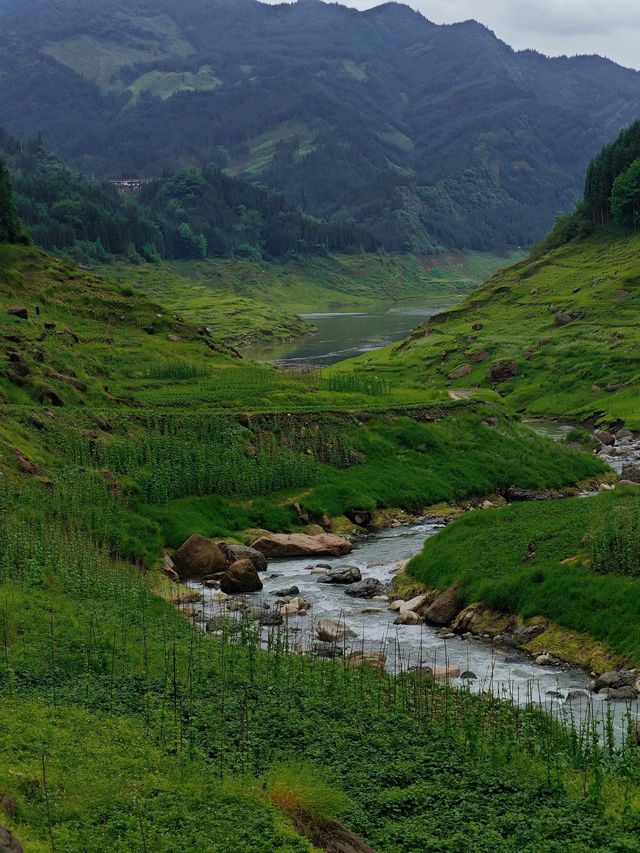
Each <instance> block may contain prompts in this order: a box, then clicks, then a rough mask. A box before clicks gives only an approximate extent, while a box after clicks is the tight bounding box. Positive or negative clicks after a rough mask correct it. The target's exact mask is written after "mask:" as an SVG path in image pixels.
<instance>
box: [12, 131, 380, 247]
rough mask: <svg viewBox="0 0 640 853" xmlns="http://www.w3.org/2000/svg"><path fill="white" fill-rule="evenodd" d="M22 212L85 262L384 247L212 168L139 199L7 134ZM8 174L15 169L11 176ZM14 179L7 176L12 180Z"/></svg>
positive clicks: (41, 233)
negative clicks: (116, 258)
mask: <svg viewBox="0 0 640 853" xmlns="http://www.w3.org/2000/svg"><path fill="white" fill-rule="evenodd" d="M0 157H4V158H5V160H6V161H7V164H8V167H9V173H10V178H11V181H12V183H13V186H14V195H15V205H14V207H15V209H16V210H17V213H18V214H19V216H20V218H21V219H22V222H23V223H24V225H25V227H26V228H27V229H28V231H29V233H30V234H31V236H32V237H33V240H34V241H35V242H36V243H37V244H38V245H39V246H41V247H42V248H44V249H46V250H47V251H51V252H54V253H60V254H67V255H71V256H73V257H74V258H75V259H76V260H77V261H85V262H92V261H108V260H109V258H110V257H111V256H114V255H118V256H124V257H127V258H128V259H129V260H131V261H140V260H146V261H149V262H155V261H158V260H160V259H197V258H206V257H250V258H254V259H261V258H265V259H270V258H274V259H276V258H283V257H287V256H291V255H296V254H302V255H310V254H312V255H318V254H325V253H327V252H354V251H373V250H375V249H376V248H378V247H379V245H380V244H379V241H378V240H377V239H376V238H375V237H374V236H373V235H372V234H371V233H369V232H368V231H367V230H366V229H364V228H362V227H360V226H358V225H357V224H355V223H354V222H353V221H352V220H349V219H346V220H342V221H336V222H326V221H322V220H319V219H315V218H313V217H311V216H307V215H305V214H303V213H301V212H300V211H299V210H298V209H297V208H296V207H294V206H293V205H291V204H289V203H288V202H287V201H285V199H284V197H283V196H281V195H278V194H276V193H273V192H270V191H268V190H266V189H263V188H261V187H257V186H253V185H251V184H248V183H246V182H245V181H242V180H240V179H238V178H232V177H229V176H228V175H225V174H224V173H223V172H222V171H221V170H220V169H219V168H217V167H215V166H209V167H208V168H206V169H204V170H201V171H195V170H193V171H189V170H184V171H180V172H177V173H175V174H166V175H164V176H163V177H161V178H160V179H159V180H158V181H156V182H153V183H151V184H149V185H146V186H144V187H143V188H142V190H141V191H140V192H139V193H138V194H137V195H135V196H131V197H123V196H121V195H120V194H119V193H118V192H117V190H116V189H115V187H114V186H113V185H111V184H110V183H108V182H105V181H98V180H94V179H91V178H88V177H86V176H84V175H82V174H81V173H80V172H78V171H76V170H74V169H71V168H69V167H68V166H67V165H66V164H65V163H64V162H62V161H61V160H60V159H59V158H58V157H56V156H55V155H53V154H51V153H50V152H49V151H47V149H46V148H45V147H44V145H43V144H42V140H41V138H39V137H38V138H36V139H33V140H30V141H28V142H21V141H18V140H16V139H13V138H12V137H11V136H10V135H9V134H7V133H6V132H4V131H2V130H0ZM5 171H6V170H5ZM8 178H9V175H6V176H5V181H6V180H8Z"/></svg>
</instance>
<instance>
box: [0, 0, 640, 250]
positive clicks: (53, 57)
mask: <svg viewBox="0 0 640 853" xmlns="http://www.w3.org/2000/svg"><path fill="white" fill-rule="evenodd" d="M0 83H1V85H0V125H4V126H5V127H6V128H7V130H9V131H10V132H11V133H13V134H15V135H18V136H21V137H32V136H34V135H35V134H36V133H38V132H42V134H43V137H44V140H45V142H46V144H47V145H48V146H50V147H51V148H52V149H54V150H55V151H56V152H57V153H58V154H60V155H61V156H63V157H64V158H66V159H67V160H69V161H70V162H72V163H73V164H74V165H75V166H77V167H78V168H80V169H81V170H82V171H84V172H85V173H87V174H92V175H95V176H98V177H120V176H123V175H127V176H136V175H137V176H155V175H160V174H162V172H163V171H164V170H174V169H175V168H176V167H197V168H200V167H203V166H206V165H208V164H210V163H213V164H215V165H219V166H222V167H223V168H225V169H227V170H228V171H229V172H230V173H231V174H232V175H242V176H245V177H248V178H250V179H251V180H253V181H256V182H259V183H262V184H264V185H266V186H268V187H270V188H272V189H275V190H278V191H281V192H283V193H284V194H285V195H286V197H287V198H288V199H289V200H290V201H291V202H293V203H294V204H296V205H299V206H300V207H302V208H303V209H304V210H305V211H307V212H309V213H311V214H313V215H315V216H322V217H328V218H335V219H337V220H350V219H354V220H356V221H357V222H358V223H361V224H363V225H365V226H366V227H367V229H369V230H370V231H373V232H374V233H375V235H376V237H377V239H378V240H381V241H382V242H383V243H384V245H385V246H386V247H387V248H388V249H390V250H400V251H416V252H430V251H435V250H437V249H438V248H441V247H446V248H463V247H469V248H475V249H501V248H506V247H509V246H518V245H525V244H529V243H531V242H533V241H534V240H537V239H538V238H539V237H541V236H542V235H543V234H544V233H545V232H546V231H547V230H548V228H549V226H550V225H551V223H552V221H553V219H554V217H555V216H556V214H558V213H559V212H561V211H564V210H568V209H569V208H571V207H572V206H573V204H574V202H575V201H576V199H577V198H578V197H579V196H580V194H581V191H582V189H583V176H584V172H585V168H586V166H587V163H588V162H589V160H590V159H591V158H592V157H593V156H594V155H595V154H596V152H597V151H598V150H599V149H600V148H602V146H603V144H604V143H606V142H607V141H609V140H610V139H611V138H613V137H615V136H616V134H617V133H618V132H619V131H620V130H621V128H623V127H624V126H626V125H628V124H631V123H632V121H634V120H635V119H636V118H637V117H638V116H640V73H638V72H636V71H632V70H628V69H624V68H621V67H619V66H617V65H615V64H614V63H612V62H610V61H608V60H605V59H601V58H598V57H577V58H573V59H568V58H560V59H548V58H545V57H544V56H541V55H540V54H538V53H535V52H533V51H525V52H514V51H513V50H512V49H511V48H510V47H508V46H507V45H506V44H504V43H503V42H501V41H500V40H499V39H497V38H496V37H495V35H494V34H493V33H491V32H490V31H489V30H488V29H486V28H485V27H483V26H481V25H480V24H478V23H476V22H473V21H468V22H466V23H461V24H455V25H451V26H436V25H434V24H432V23H430V22H429V21H428V20H426V19H425V18H424V17H422V16H421V15H419V14H418V13H417V12H414V11H412V10H411V9H409V8H408V7H407V6H404V5H401V4H398V3H387V4H384V5H382V6H379V7H377V8H375V9H372V10H370V11H368V12H357V11H355V10H352V9H348V8H346V7H345V6H342V5H338V4H325V3H322V2H320V0H305V2H298V3H296V4H293V5H288V4H283V5H280V6H267V5H264V4H260V3H258V2H255V0H126V2H125V0H4V2H3V3H2V5H1V7H0Z"/></svg>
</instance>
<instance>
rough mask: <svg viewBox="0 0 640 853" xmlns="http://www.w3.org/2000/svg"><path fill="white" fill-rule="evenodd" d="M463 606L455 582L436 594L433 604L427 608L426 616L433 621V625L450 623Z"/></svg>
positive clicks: (429, 620)
mask: <svg viewBox="0 0 640 853" xmlns="http://www.w3.org/2000/svg"><path fill="white" fill-rule="evenodd" d="M463 606H464V605H463V602H462V599H461V598H460V595H459V588H458V587H457V586H456V585H455V584H454V586H451V587H449V589H446V590H445V591H444V592H441V593H440V595H438V596H436V598H435V600H434V602H433V604H431V605H430V606H429V607H427V609H426V610H425V612H424V616H425V619H426V621H427V622H431V624H432V625H449V624H450V623H451V622H453V620H454V619H455V618H456V616H457V615H458V613H460V611H461V610H462V608H463Z"/></svg>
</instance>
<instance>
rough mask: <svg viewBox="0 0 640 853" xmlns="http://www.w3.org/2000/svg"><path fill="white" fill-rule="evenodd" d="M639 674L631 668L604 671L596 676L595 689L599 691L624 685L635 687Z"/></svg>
mask: <svg viewBox="0 0 640 853" xmlns="http://www.w3.org/2000/svg"><path fill="white" fill-rule="evenodd" d="M637 678H638V675H637V673H636V672H634V671H633V670H631V669H620V670H612V671H611V672H603V673H602V675H599V676H598V677H597V678H596V683H595V691H596V693H599V692H600V691H602V692H604V691H605V690H607V689H612V690H617V689H620V688H623V687H633V685H634V684H635V683H636V680H637Z"/></svg>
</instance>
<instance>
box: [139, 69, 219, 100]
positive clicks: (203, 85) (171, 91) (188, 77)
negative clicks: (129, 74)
mask: <svg viewBox="0 0 640 853" xmlns="http://www.w3.org/2000/svg"><path fill="white" fill-rule="evenodd" d="M221 85H222V80H220V79H219V78H218V77H216V76H215V75H214V74H213V73H212V69H211V66H210V65H203V66H202V68H200V69H199V70H198V71H197V72H196V73H194V72H193V71H157V70H156V71H148V72H147V73H146V74H142V75H141V76H140V77H138V79H137V80H136V81H135V82H134V83H132V84H131V85H130V86H129V89H130V90H131V91H132V92H133V94H134V95H139V94H140V92H150V93H151V94H152V95H156V96H157V97H158V98H161V99H162V100H163V101H166V100H167V98H170V97H171V96H172V95H175V94H176V92H212V91H214V90H215V89H217V88H218V87H219V86H221Z"/></svg>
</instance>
